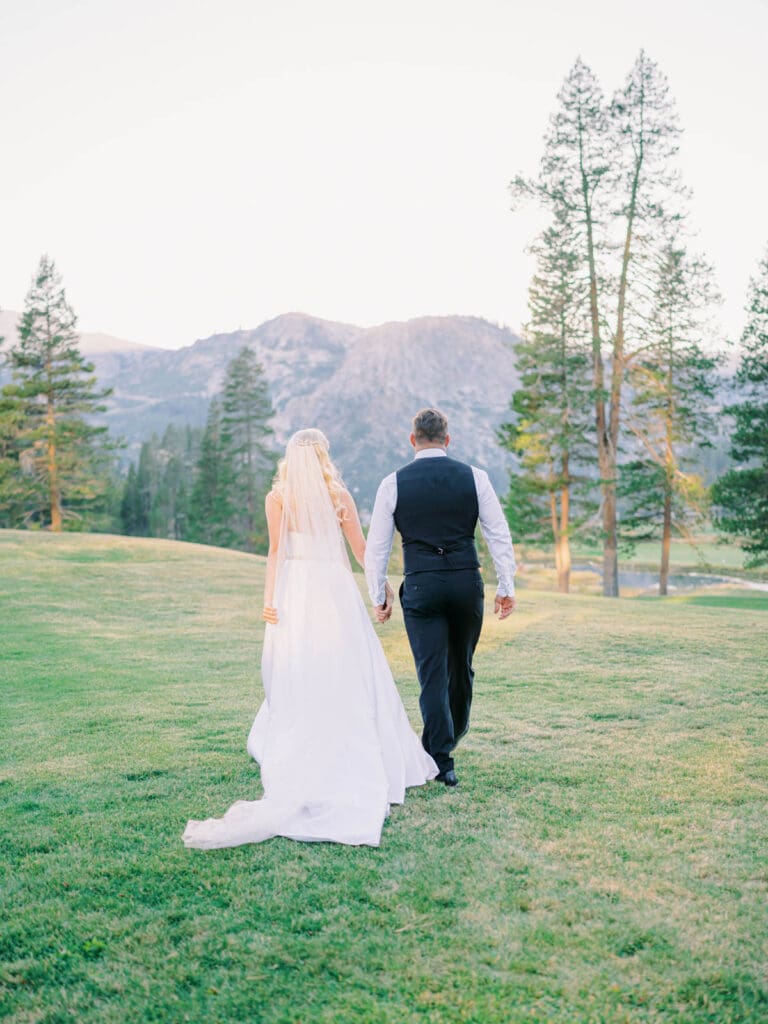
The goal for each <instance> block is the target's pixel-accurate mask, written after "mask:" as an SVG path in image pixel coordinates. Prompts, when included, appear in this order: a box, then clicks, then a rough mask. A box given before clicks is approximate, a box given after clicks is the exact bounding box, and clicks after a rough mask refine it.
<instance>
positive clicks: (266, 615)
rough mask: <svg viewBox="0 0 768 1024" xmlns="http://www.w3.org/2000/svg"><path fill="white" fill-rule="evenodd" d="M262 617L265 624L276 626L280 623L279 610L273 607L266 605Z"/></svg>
mask: <svg viewBox="0 0 768 1024" xmlns="http://www.w3.org/2000/svg"><path fill="white" fill-rule="evenodd" d="M261 617H262V619H263V620H264V621H265V622H268V623H269V624H270V625H271V626H276V625H277V623H278V622H279V619H278V617H277V609H276V608H273V607H272V605H269V604H265V605H264V611H263V612H262V613H261Z"/></svg>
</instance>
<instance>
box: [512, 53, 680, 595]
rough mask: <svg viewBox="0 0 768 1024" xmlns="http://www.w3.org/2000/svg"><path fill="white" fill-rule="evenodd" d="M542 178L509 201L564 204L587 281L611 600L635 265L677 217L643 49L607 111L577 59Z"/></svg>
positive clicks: (663, 100)
mask: <svg viewBox="0 0 768 1024" xmlns="http://www.w3.org/2000/svg"><path fill="white" fill-rule="evenodd" d="M558 99H559V108H558V110H557V111H556V113H555V115H554V116H553V117H552V119H551V122H550V129H549V131H548V133H547V135H546V139H545V151H544V156H543V158H542V162H541V167H540V171H539V175H538V177H537V179H536V180H535V181H527V180H525V179H522V178H517V179H515V180H514V181H513V182H512V185H511V189H512V194H513V197H515V198H516V199H517V198H520V197H522V196H525V195H531V196H535V197H536V198H537V199H538V200H539V201H540V202H542V203H543V204H544V205H545V206H546V207H548V208H550V209H554V210H557V209H558V208H559V207H566V208H567V209H569V210H570V211H572V214H573V216H574V223H575V224H576V226H577V228H578V230H579V247H578V252H579V258H580V260H581V262H582V264H583V267H584V274H585V276H586V277H587V279H588V281H589V322H590V334H591V343H592V394H593V403H594V424H595V440H596V447H597V459H598V466H599V473H600V486H601V516H602V533H603V593H604V594H606V595H607V596H610V597H615V596H618V593H619V583H618V492H617V486H618V475H619V467H618V462H619V445H620V440H621V432H622V424H621V412H622V407H623V406H622V397H623V389H624V383H625V379H626V367H627V364H628V362H629V360H630V359H631V356H632V352H633V348H634V345H635V340H636V339H635V334H636V328H637V323H638V317H639V316H642V313H641V307H642V305H643V290H644V281H643V279H642V274H641V272H640V268H641V267H642V265H643V257H644V256H646V257H647V255H648V253H649V252H650V250H651V248H652V246H653V242H654V237H655V235H656V234H657V229H658V227H659V224H660V223H663V222H667V221H669V220H670V219H671V218H674V216H675V215H676V214H675V212H674V209H675V204H676V202H677V200H678V197H679V195H680V191H681V190H680V186H679V182H678V179H677V175H676V173H675V169H674V162H673V160H674V156H675V153H676V151H677V142H678V137H679V127H678V125H677V121H676V117H675V113H674V108H673V105H672V102H671V100H670V97H669V90H668V86H667V83H666V80H665V78H664V76H663V75H662V74H661V72H660V70H659V68H658V66H657V65H656V64H655V63H654V62H653V61H651V60H650V59H649V58H648V56H647V55H646V54H645V53H644V52H641V53H640V55H639V56H638V58H637V60H636V62H635V64H634V66H633V68H632V70H631V71H630V74H629V76H628V77H627V80H626V83H625V85H624V87H623V88H622V89H620V90H619V91H618V92H617V93H616V95H615V97H614V99H613V101H612V102H611V104H610V105H609V106H607V105H606V103H605V101H604V99H603V95H602V91H601V89H600V86H599V83H598V82H597V80H596V78H595V76H594V75H593V74H592V72H591V71H590V69H589V68H588V67H587V66H586V65H585V64H584V62H583V61H582V60H581V59H579V60H577V61H576V63H575V65H574V67H573V68H572V70H571V72H570V74H569V75H568V77H567V78H566V80H565V83H564V85H563V88H562V90H561V92H560V94H559V96H558Z"/></svg>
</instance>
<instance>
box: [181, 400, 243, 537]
mask: <svg viewBox="0 0 768 1024" xmlns="http://www.w3.org/2000/svg"><path fill="white" fill-rule="evenodd" d="M233 480H234V473H233V471H232V463H231V461H230V457H229V452H228V450H227V448H226V447H225V446H224V445H223V443H222V438H221V406H220V404H219V401H218V399H214V400H213V401H212V402H211V405H210V408H209V410H208V418H207V420H206V424H205V430H204V431H203V436H202V440H201V442H200V457H199V459H198V462H197V471H196V476H195V482H194V486H193V488H192V493H191V495H190V501H189V533H188V536H189V539H190V540H194V541H198V542H199V543H200V544H215V545H217V546H218V547H234V546H235V541H236V540H237V535H236V533H235V530H234V529H233V526H232V522H233V518H234V509H233V506H232V491H233Z"/></svg>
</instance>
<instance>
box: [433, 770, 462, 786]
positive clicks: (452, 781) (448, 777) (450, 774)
mask: <svg viewBox="0 0 768 1024" xmlns="http://www.w3.org/2000/svg"><path fill="white" fill-rule="evenodd" d="M435 782H444V783H445V785H446V786H458V784H459V780H458V779H457V778H456V772H455V771H454V770H453V768H451V769H450V771H447V772H440V774H439V775H436V776H435Z"/></svg>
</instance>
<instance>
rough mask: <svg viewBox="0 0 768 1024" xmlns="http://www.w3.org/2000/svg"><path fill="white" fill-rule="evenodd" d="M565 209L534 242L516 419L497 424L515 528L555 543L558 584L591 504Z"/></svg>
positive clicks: (581, 351)
mask: <svg viewBox="0 0 768 1024" xmlns="http://www.w3.org/2000/svg"><path fill="white" fill-rule="evenodd" d="M577 245H578V239H577V237H576V232H575V230H574V225H573V223H572V219H571V214H570V211H568V209H567V208H565V207H560V208H559V209H558V210H557V213H556V219H555V222H554V223H553V224H552V225H551V226H550V227H549V228H548V229H547V230H546V231H544V232H543V234H542V236H541V238H540V240H539V242H538V243H537V244H536V245H535V246H534V247H533V251H534V253H535V255H536V257H537V273H536V276H535V277H534V279H533V283H532V285H531V289H530V295H529V304H530V311H531V322H530V325H529V326H528V328H527V329H526V331H525V332H524V337H523V339H522V340H521V341H520V342H519V343H518V345H517V346H516V356H517V368H518V371H519V373H520V378H521V380H520V387H519V388H518V389H517V391H516V392H515V394H514V396H513V398H512V411H513V413H514V414H515V419H514V421H513V422H512V423H506V424H504V425H503V426H502V427H501V429H500V431H499V440H500V441H501V443H502V444H503V445H504V446H505V447H507V448H509V449H510V450H511V451H513V452H515V453H516V455H517V456H518V458H519V460H520V468H521V472H520V474H519V475H516V476H513V478H512V480H511V482H510V491H509V494H508V495H507V499H506V501H505V506H506V509H507V515H508V517H509V519H510V525H511V526H512V527H513V528H514V530H515V535H516V536H526V537H529V538H531V539H535V540H541V541H544V542H546V543H554V548H555V566H556V569H557V578H558V587H559V589H560V590H561V591H562V592H564V593H567V592H568V589H569V585H570V571H571V552H570V537H571V536H572V534H573V532H574V530H575V529H576V528H577V527H578V526H579V525H582V524H583V523H584V521H585V520H586V518H587V515H588V513H589V511H590V505H589V503H588V500H587V492H588V490H589V483H590V481H589V478H588V475H587V474H588V469H589V463H590V461H592V460H591V452H592V450H593V445H594V442H593V441H590V439H589V438H588V433H589V424H590V408H591V391H590V360H589V351H590V345H589V328H588V294H589V286H588V279H587V276H586V275H584V274H583V273H582V267H583V265H582V263H581V261H580V259H579V255H578V252H577Z"/></svg>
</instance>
